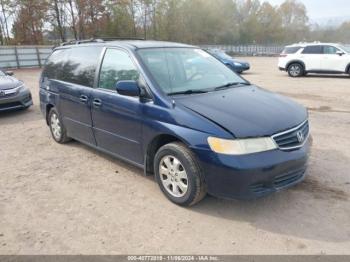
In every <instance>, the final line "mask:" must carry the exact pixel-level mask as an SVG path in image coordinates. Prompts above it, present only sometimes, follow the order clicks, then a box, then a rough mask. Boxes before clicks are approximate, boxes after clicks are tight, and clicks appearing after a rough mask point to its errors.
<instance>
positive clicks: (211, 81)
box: [138, 48, 247, 94]
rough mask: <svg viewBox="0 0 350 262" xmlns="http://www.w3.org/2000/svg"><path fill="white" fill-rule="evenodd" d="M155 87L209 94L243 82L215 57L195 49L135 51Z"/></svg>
mask: <svg viewBox="0 0 350 262" xmlns="http://www.w3.org/2000/svg"><path fill="white" fill-rule="evenodd" d="M138 53H139V55H140V56H141V59H142V61H143V63H144V64H145V66H146V67H147V69H148V70H149V71H150V73H151V74H152V76H153V78H154V80H155V81H156V82H157V84H158V86H159V87H160V88H161V89H162V90H163V91H164V92H165V93H166V94H174V93H184V92H188V93H194V92H200V91H212V90H216V88H218V87H222V86H225V85H229V84H234V83H247V82H246V81H245V80H243V79H242V78H241V77H239V76H238V75H237V74H235V73H234V72H232V71H231V70H230V69H229V68H228V67H226V66H225V65H224V64H222V63H221V62H220V61H218V60H217V59H216V58H214V57H213V56H211V55H210V54H208V53H207V52H205V51H203V50H201V49H195V48H152V49H140V50H139V51H138Z"/></svg>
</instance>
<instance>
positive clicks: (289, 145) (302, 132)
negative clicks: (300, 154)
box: [272, 120, 310, 150]
mask: <svg viewBox="0 0 350 262" xmlns="http://www.w3.org/2000/svg"><path fill="white" fill-rule="evenodd" d="M309 132H310V130H309V121H307V120H306V121H305V122H304V123H302V124H301V125H299V126H297V127H295V128H292V129H290V130H287V131H284V132H282V133H279V134H276V135H273V136H272V138H273V139H274V140H275V142H276V144H277V145H278V147H279V148H280V149H282V150H283V149H285V150H290V149H295V148H299V147H301V146H303V145H304V143H305V141H306V140H307V138H308V136H309Z"/></svg>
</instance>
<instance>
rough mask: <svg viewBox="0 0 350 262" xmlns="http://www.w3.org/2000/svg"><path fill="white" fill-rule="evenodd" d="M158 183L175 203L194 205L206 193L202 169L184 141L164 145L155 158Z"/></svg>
mask: <svg viewBox="0 0 350 262" xmlns="http://www.w3.org/2000/svg"><path fill="white" fill-rule="evenodd" d="M154 170H155V176H156V180H157V182H158V185H159V187H160V189H161V190H162V192H163V193H164V195H165V196H166V197H167V198H168V199H169V200H170V201H172V202H173V203H175V204H177V205H181V206H192V205H194V204H196V203H198V202H199V201H200V200H202V199H203V198H204V197H205V195H206V185H205V183H204V180H203V177H202V174H201V170H200V168H199V165H198V163H197V160H196V159H195V156H194V155H193V153H192V152H191V151H190V150H189V149H188V148H187V147H186V146H185V145H184V144H182V143H178V142H176V143H170V144H167V145H165V146H162V147H161V148H160V149H159V150H158V152H157V153H156V156H155V158H154Z"/></svg>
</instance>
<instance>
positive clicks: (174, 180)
mask: <svg viewBox="0 0 350 262" xmlns="http://www.w3.org/2000/svg"><path fill="white" fill-rule="evenodd" d="M159 175H160V179H161V181H162V184H163V186H164V188H165V189H166V191H167V192H168V193H169V194H170V195H172V196H174V197H183V196H184V195H185V194H186V192H187V188H188V178H187V173H186V170H185V168H184V167H183V165H182V163H181V162H180V160H179V159H177V158H176V157H174V156H165V157H163V158H162V160H161V161H160V164H159Z"/></svg>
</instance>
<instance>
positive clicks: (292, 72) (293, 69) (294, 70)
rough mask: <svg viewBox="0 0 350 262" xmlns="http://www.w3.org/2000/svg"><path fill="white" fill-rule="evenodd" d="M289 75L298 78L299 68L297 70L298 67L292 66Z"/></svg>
mask: <svg viewBox="0 0 350 262" xmlns="http://www.w3.org/2000/svg"><path fill="white" fill-rule="evenodd" d="M290 74H291V75H292V76H298V75H299V74H300V68H299V66H292V67H291V68H290Z"/></svg>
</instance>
